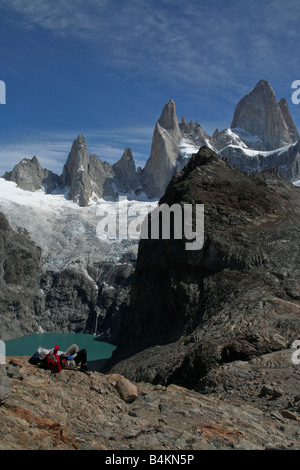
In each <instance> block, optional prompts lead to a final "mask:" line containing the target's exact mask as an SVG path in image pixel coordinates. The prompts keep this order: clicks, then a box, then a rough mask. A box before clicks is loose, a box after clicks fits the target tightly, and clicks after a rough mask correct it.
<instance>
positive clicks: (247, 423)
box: [0, 350, 300, 453]
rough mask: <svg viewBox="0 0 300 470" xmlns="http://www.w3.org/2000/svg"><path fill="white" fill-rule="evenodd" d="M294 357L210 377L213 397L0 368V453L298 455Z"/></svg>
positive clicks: (14, 364)
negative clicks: (291, 452)
mask: <svg viewBox="0 0 300 470" xmlns="http://www.w3.org/2000/svg"><path fill="white" fill-rule="evenodd" d="M293 352H295V350H285V351H281V352H275V353H271V354H269V355H266V356H263V357H261V358H259V359H255V360H252V361H249V362H240V361H237V362H234V363H231V364H228V365H225V366H223V367H221V368H219V369H218V370H216V371H215V372H214V376H213V377H211V380H213V381H214V384H215V392H214V393H212V394H210V395H206V394H200V393H197V392H195V391H192V390H187V389H185V388H183V387H180V386H177V385H173V384H171V385H169V386H162V385H153V384H147V383H142V382H140V383H137V384H134V383H130V382H128V381H127V379H124V377H122V376H120V375H117V374H107V375H104V374H102V373H99V372H93V373H90V374H89V375H87V374H85V373H82V372H79V371H68V370H64V371H62V372H60V373H52V372H51V371H47V370H43V369H39V368H37V367H35V366H32V365H30V364H29V363H28V357H17V358H11V357H8V358H7V363H6V365H2V366H0V399H1V405H0V422H1V429H0V449H1V450H182V451H185V453H186V451H187V450H190V451H196V450H275V449H276V450H299V449H300V428H299V422H300V395H299V386H298V385H299V379H300V366H299V365H295V364H293V363H292V361H291V355H292V353H293Z"/></svg>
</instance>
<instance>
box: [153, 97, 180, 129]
mask: <svg viewBox="0 0 300 470" xmlns="http://www.w3.org/2000/svg"><path fill="white" fill-rule="evenodd" d="M158 123H159V125H160V126H161V127H163V128H164V129H167V130H168V129H175V128H176V127H177V126H178V118H177V114H176V106H175V103H174V101H173V100H172V99H171V100H170V101H169V102H168V103H166V104H165V106H164V108H163V110H162V113H161V116H160V118H159V120H158Z"/></svg>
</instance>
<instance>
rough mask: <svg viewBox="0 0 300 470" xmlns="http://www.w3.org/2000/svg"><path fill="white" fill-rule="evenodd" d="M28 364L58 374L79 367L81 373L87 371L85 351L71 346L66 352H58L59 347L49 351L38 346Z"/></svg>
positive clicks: (74, 345) (73, 345)
mask: <svg viewBox="0 0 300 470" xmlns="http://www.w3.org/2000/svg"><path fill="white" fill-rule="evenodd" d="M29 363H30V364H34V365H37V366H38V367H42V368H43V369H50V370H53V371H55V372H60V371H61V370H62V369H75V368H77V367H80V370H82V371H84V372H85V371H88V365H87V351H86V349H81V350H80V351H79V348H78V346H77V345H76V344H72V345H71V346H69V347H68V349H67V350H66V351H60V349H59V346H54V347H53V348H51V349H46V348H43V347H42V346H39V347H38V349H37V350H36V352H35V353H34V354H33V356H32V357H31V358H30V359H29Z"/></svg>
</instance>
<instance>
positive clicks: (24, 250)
mask: <svg viewBox="0 0 300 470" xmlns="http://www.w3.org/2000/svg"><path fill="white" fill-rule="evenodd" d="M0 266H1V271H0V337H1V339H11V338H15V337H18V336H22V335H23V334H26V333H32V332H38V323H37V321H36V319H35V315H36V311H37V309H38V308H39V302H40V283H39V281H40V276H41V274H42V261H41V251H40V249H39V248H38V247H36V245H35V244H34V243H33V242H32V241H31V240H30V238H29V237H28V236H27V234H26V233H25V231H21V230H19V231H18V232H16V231H14V230H13V229H12V228H11V227H10V225H9V223H8V220H7V219H6V217H5V216H4V215H3V214H1V213H0Z"/></svg>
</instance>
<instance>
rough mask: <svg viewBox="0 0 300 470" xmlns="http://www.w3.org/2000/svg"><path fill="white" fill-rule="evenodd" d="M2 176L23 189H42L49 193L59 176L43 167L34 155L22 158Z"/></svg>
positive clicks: (55, 185)
mask: <svg viewBox="0 0 300 470" xmlns="http://www.w3.org/2000/svg"><path fill="white" fill-rule="evenodd" d="M3 178H4V179H6V180H7V181H13V182H14V183H16V184H17V185H18V187H19V188H21V189H23V190H24V191H38V190H40V189H44V190H45V191H46V192H47V193H51V192H52V191H53V190H54V189H55V188H56V187H57V186H58V185H59V177H58V175H56V174H55V173H53V172H52V171H50V170H47V169H43V168H42V166H41V164H40V162H39V160H38V159H37V157H36V156H34V157H32V158H31V159H29V158H23V160H22V161H21V162H20V163H18V164H17V165H15V167H14V168H13V170H12V171H9V172H6V173H5V174H4V175H3Z"/></svg>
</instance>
